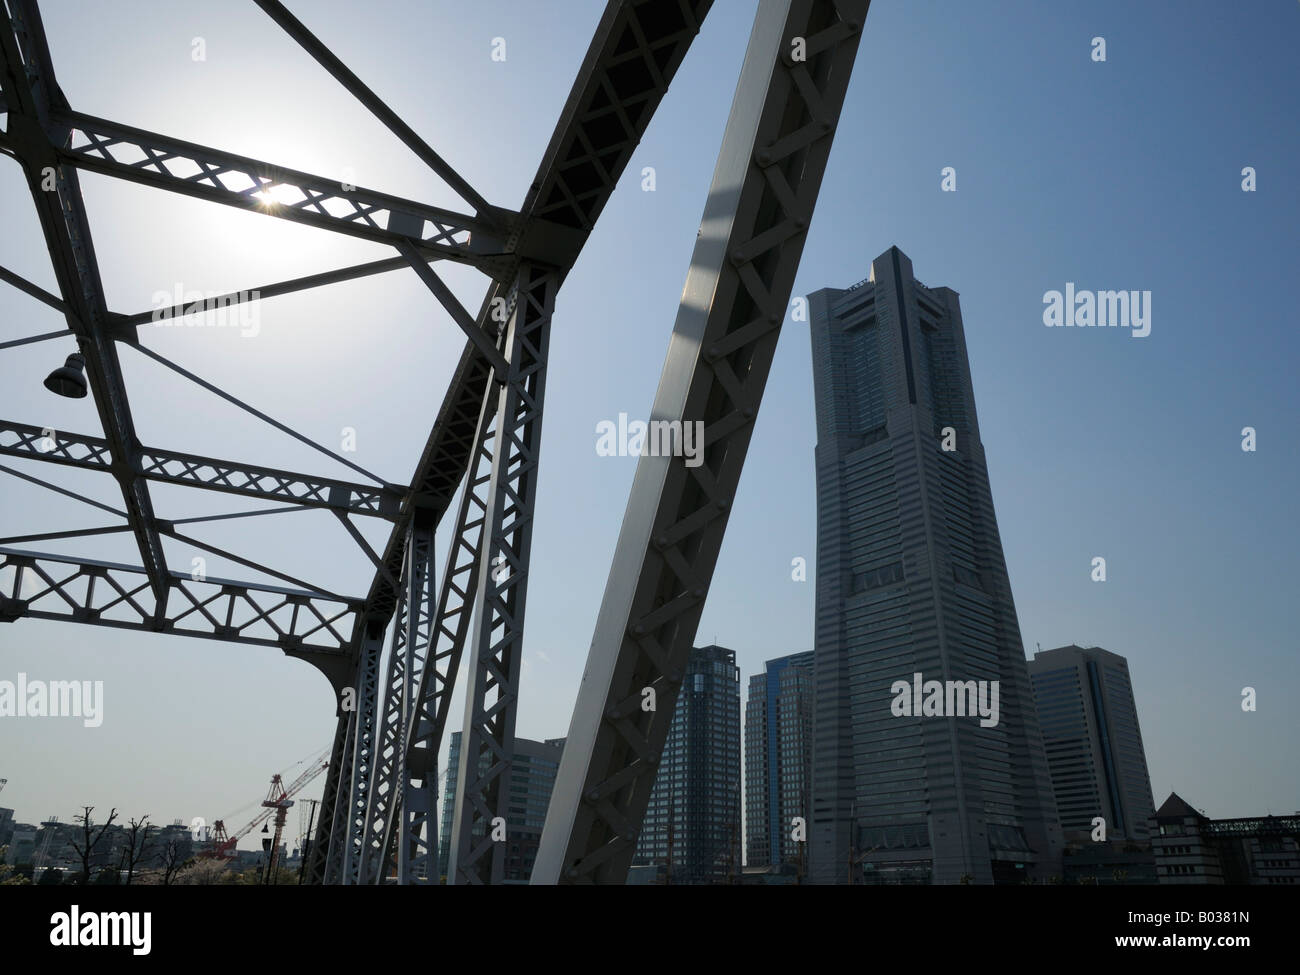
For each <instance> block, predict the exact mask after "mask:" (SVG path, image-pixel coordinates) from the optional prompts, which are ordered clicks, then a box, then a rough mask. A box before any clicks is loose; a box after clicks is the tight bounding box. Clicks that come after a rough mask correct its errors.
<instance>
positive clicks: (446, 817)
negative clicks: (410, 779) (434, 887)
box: [438, 731, 564, 884]
mask: <svg viewBox="0 0 1300 975" xmlns="http://www.w3.org/2000/svg"><path fill="white" fill-rule="evenodd" d="M460 739H461V732H459V731H453V732H452V733H451V746H450V751H449V753H448V756H447V761H448V766H447V782H446V785H445V786H444V788H443V794H442V821H441V823H440V825H439V829H438V873H439V875H440V876H443V877H446V876H447V865H448V863H449V862H450V860H451V825H452V815H453V813H454V812H455V810H456V805H455V802H456V781H457V779H458V777H459V768H460ZM563 751H564V739H563V738H548V739H546V740H545V741H533V740H531V739H529V738H516V739H515V748H514V759H513V761H512V762H511V765H510V806H509V807H508V809H509V814H508V815H507V817H506V840H505V842H506V843H507V849H506V864H505V873H504V875H503V876H504V882H505V883H511V884H526V883H528V880H529V878H530V877H532V875H533V862H534V861H535V860H536V859H537V848H538V846H539V845H540V843H541V839H542V827H543V826H544V825H545V824H546V809H547V807H548V806H549V805H550V802H551V790H552V789H553V788H554V787H555V774H556V773H557V772H558V771H559V769H560V756H561V754H563ZM478 835H480V836H481V835H482V830H479V833H478Z"/></svg>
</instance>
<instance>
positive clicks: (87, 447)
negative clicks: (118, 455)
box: [0, 420, 403, 521]
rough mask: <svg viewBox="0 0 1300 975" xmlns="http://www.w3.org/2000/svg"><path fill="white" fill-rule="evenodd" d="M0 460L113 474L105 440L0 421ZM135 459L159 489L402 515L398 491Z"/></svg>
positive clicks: (181, 460) (216, 465) (267, 471)
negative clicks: (175, 488)
mask: <svg viewBox="0 0 1300 975" xmlns="http://www.w3.org/2000/svg"><path fill="white" fill-rule="evenodd" d="M0 454H3V455H7V456H10V457H25V458H28V459H30V460H41V461H46V462H48V463H52V464H62V465H65V466H69V467H79V468H82V469H83V470H96V471H107V472H112V470H113V460H112V448H111V447H110V446H109V443H108V441H107V440H104V439H102V438H100V437H90V436H86V435H85V434H79V433H67V432H64V431H50V433H49V435H48V436H47V434H46V431H45V430H43V429H42V428H40V427H35V426H32V425H31V424H27V423H15V422H13V421H11V420H0ZM138 456H139V467H138V469H137V473H138V474H139V476H140V477H143V478H145V479H147V480H150V481H158V482H161V483H164V484H179V485H181V486H183V487H196V488H204V489H206V490H209V491H220V492H222V493H223V494H235V495H239V496H241V497H247V498H257V499H260V500H263V501H288V502H292V503H293V504H298V505H302V506H304V507H311V508H328V509H331V510H335V511H342V512H347V513H349V514H355V515H371V516H374V517H377V518H385V519H388V520H390V521H392V520H395V519H396V518H397V515H398V512H399V511H400V509H401V503H402V495H403V490H402V488H401V487H399V486H397V485H394V486H392V487H384V488H381V487H374V486H371V485H369V484H356V483H353V482H350V481H340V480H335V479H334V478H328V477H316V476H314V475H310V474H297V473H294V472H292V471H282V470H279V469H278V468H274V467H257V466H253V465H251V464H241V463H238V462H234V461H225V460H217V459H215V458H212V457H202V456H199V455H198V454H183V453H179V452H177V451H172V450H159V449H157V448H154V447H141V448H140V450H139V455H138Z"/></svg>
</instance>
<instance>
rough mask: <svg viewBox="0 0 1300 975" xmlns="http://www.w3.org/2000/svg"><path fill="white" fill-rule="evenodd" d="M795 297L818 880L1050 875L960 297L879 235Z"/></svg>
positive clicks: (1033, 737)
mask: <svg viewBox="0 0 1300 975" xmlns="http://www.w3.org/2000/svg"><path fill="white" fill-rule="evenodd" d="M809 311H810V319H811V333H812V351H813V379H814V385H815V390H816V410H817V451H816V458H817V460H816V463H817V611H816V613H817V615H816V633H815V637H814V669H815V677H814V680H815V691H814V694H815V706H814V719H813V724H814V747H813V812H812V824H811V836H810V839H811V849H810V854H811V868H812V879H813V880H814V881H815V882H822V883H846V882H849V881H850V879H852V880H853V881H855V882H862V881H868V882H913V883H958V882H960V881H962V880H963V879H965V880H967V882H973V883H991V882H995V883H1002V882H1018V881H1019V880H1020V879H1021V878H1023V877H1024V876H1025V875H1026V874H1028V875H1030V876H1044V877H1046V876H1049V875H1052V874H1059V872H1060V850H1061V832H1060V826H1059V824H1058V823H1057V821H1056V807H1055V802H1054V801H1053V797H1052V792H1051V784H1050V780H1049V778H1048V772H1047V765H1046V760H1045V758H1044V755H1043V745H1042V739H1041V737H1040V735H1039V730H1038V722H1037V719H1036V716H1035V714H1034V706H1033V694H1032V691H1031V690H1030V687H1029V677H1028V673H1027V671H1026V666H1025V656H1024V648H1023V645H1022V643H1021V639H1020V627H1019V623H1018V622H1017V619H1016V610H1015V604H1014V603H1013V601H1012V598H1011V587H1010V584H1009V583H1008V580H1007V570H1006V565H1005V560H1004V558H1003V554H1002V542H1001V538H1000V536H999V534H998V525H997V518H996V516H995V514H994V510H993V498H992V494H991V491H990V487H989V477H988V469H987V467H986V464H985V458H984V448H983V445H982V444H981V443H980V432H979V422H978V420H977V419H976V413H975V396H974V392H973V390H972V386H971V378H970V367H969V364H968V361H967V356H966V340H965V335H964V332H963V329H962V318H961V307H960V304H959V303H958V299H957V293H956V292H955V291H953V290H951V289H949V288H928V287H926V286H925V285H923V284H922V283H921V282H919V281H917V280H916V279H915V278H914V277H913V276H912V263H911V261H909V260H908V259H907V257H906V255H904V254H903V253H902V252H900V251H899V250H898V248H896V247H891V248H890V249H889V250H887V251H886V252H885V253H883V254H881V255H880V256H879V257H878V258H876V259H875V261H873V262H872V267H871V275H870V277H868V278H867V280H865V281H862V282H859V283H858V284H855V285H853V286H852V287H850V288H847V289H842V290H841V289H825V290H822V291H818V292H816V293H815V294H812V295H809ZM935 682H937V683H935ZM904 687H906V688H907V690H904V689H903V688H904ZM936 691H937V693H936ZM977 708H978V714H976V713H975V712H976V710H977Z"/></svg>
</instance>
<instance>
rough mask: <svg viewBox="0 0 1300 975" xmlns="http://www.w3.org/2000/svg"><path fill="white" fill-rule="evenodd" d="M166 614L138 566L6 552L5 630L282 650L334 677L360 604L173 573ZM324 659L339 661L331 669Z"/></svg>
mask: <svg viewBox="0 0 1300 975" xmlns="http://www.w3.org/2000/svg"><path fill="white" fill-rule="evenodd" d="M167 591H168V595H169V597H170V598H169V599H168V600H167V602H166V609H165V611H164V610H163V609H162V608H161V607H159V606H158V604H157V601H156V600H155V598H154V595H153V589H152V586H151V585H150V582H149V577H148V574H147V573H145V571H144V570H143V569H142V568H140V567H138V566H132V565H121V564H119V563H115V562H96V561H90V560H86V559H74V558H69V557H66V556H62V555H47V554H44V553H41V552H27V551H22V550H19V549H12V548H0V622H9V623H11V622H13V621H15V620H17V619H20V618H23V617H30V618H32V619H46V620H64V621H71V622H77V623H90V624H95V625H98V626H113V627H119V628H124V629H130V630H147V631H150V632H154V633H173V634H176V635H179V636H194V637H205V638H207V639H212V640H226V641H229V642H234V643H251V644H256V645H259V646H268V647H279V648H280V649H281V650H284V651H285V652H286V653H289V654H291V655H293V656H299V657H303V658H305V659H311V660H313V662H317V663H319V664H320V665H321V669H322V670H323V671H325V672H326V673H327V675H328V673H329V672H330V669H332V668H334V667H336V666H337V664H338V662H339V661H342V660H344V659H346V657H347V656H349V655H350V652H351V645H350V642H349V641H350V639H351V634H352V627H353V621H354V620H355V619H356V614H357V612H358V610H360V608H361V604H360V600H354V599H342V600H340V599H338V598H336V597H334V596H331V595H328V594H325V593H321V592H312V591H309V590H302V589H289V588H282V587H277V586H267V585H259V584H253V583H247V582H236V581H234V580H231V579H219V578H214V577H205V578H202V579H194V578H191V577H190V576H185V575H181V574H180V573H179V572H173V573H171V574H170V575H169V576H168V579H167ZM320 655H326V656H328V657H330V658H333V660H332V661H330V662H326V661H323V660H320V659H319V657H320Z"/></svg>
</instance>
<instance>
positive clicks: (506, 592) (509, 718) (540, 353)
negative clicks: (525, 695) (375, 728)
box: [447, 263, 560, 884]
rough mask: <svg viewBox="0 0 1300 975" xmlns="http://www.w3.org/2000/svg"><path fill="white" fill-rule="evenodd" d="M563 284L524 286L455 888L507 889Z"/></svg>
mask: <svg viewBox="0 0 1300 975" xmlns="http://www.w3.org/2000/svg"><path fill="white" fill-rule="evenodd" d="M559 281H560V275H559V273H557V272H556V271H555V270H553V269H550V268H544V267H538V266H535V265H532V264H528V263H524V264H521V265H520V268H519V274H518V277H517V278H516V280H515V288H514V291H515V308H514V313H513V315H511V318H510V326H509V331H508V333H507V337H506V350H507V358H508V361H509V371H508V373H507V376H506V382H505V383H504V384H503V385H502V387H501V389H500V392H499V394H498V395H499V401H498V402H499V405H498V408H497V417H496V421H497V433H496V440H495V450H494V456H493V458H492V480H491V484H490V486H489V489H488V497H489V498H490V499H491V500H490V503H489V505H488V509H487V513H486V522H485V524H484V528H483V533H484V538H485V539H486V544H484V545H483V546H482V548H483V551H482V553H481V556H480V566H479V574H478V590H477V593H476V596H475V600H474V606H475V632H474V643H473V653H472V655H471V657H470V660H471V662H472V664H473V666H472V667H470V668H469V670H468V683H467V684H466V688H465V696H466V698H465V699H466V705H465V730H464V734H463V735H462V737H461V750H460V768H459V770H458V774H459V777H458V779H457V783H456V800H455V801H456V810H455V814H454V818H453V821H452V822H453V825H452V842H453V843H454V844H455V845H454V846H453V847H452V850H451V856H450V860H449V864H448V870H447V872H448V882H449V883H457V884H459V883H500V882H501V879H502V876H503V873H504V869H505V844H504V843H496V842H493V839H492V833H493V831H494V826H499V825H501V821H505V820H506V819H507V816H508V812H509V810H508V807H509V803H510V766H511V757H512V755H513V750H514V736H515V710H516V705H517V702H518V697H519V670H520V664H521V661H522V654H523V634H524V604H525V597H526V595H527V586H528V563H529V550H530V548H531V543H532V534H533V506H534V504H535V502H536V497H537V470H538V458H539V455H540V448H541V440H542V403H543V398H544V394H545V389H546V355H547V347H548V343H549V341H550V331H551V328H550V327H551V316H552V313H553V311H554V306H555V292H556V290H557V288H558V287H559Z"/></svg>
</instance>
